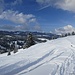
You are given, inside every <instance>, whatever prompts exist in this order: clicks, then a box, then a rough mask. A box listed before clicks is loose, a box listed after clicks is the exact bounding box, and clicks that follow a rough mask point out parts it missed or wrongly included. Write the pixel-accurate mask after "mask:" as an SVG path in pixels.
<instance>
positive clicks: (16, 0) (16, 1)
mask: <svg viewBox="0 0 75 75" xmlns="http://www.w3.org/2000/svg"><path fill="white" fill-rule="evenodd" d="M22 3H23V0H15V1H14V2H11V5H17V4H22Z"/></svg>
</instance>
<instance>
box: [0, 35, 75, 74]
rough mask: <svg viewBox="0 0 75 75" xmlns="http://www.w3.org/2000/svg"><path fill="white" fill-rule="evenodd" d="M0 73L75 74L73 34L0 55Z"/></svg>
mask: <svg viewBox="0 0 75 75" xmlns="http://www.w3.org/2000/svg"><path fill="white" fill-rule="evenodd" d="M0 75H75V36H68V37H65V38H58V39H55V40H51V41H49V40H48V41H47V42H45V43H40V44H36V45H34V46H31V47H30V48H28V49H24V50H23V49H20V50H19V51H18V52H17V53H16V54H13V52H12V53H11V55H10V56H7V53H5V54H2V55H0Z"/></svg>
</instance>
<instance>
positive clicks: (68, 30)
mask: <svg viewBox="0 0 75 75" xmlns="http://www.w3.org/2000/svg"><path fill="white" fill-rule="evenodd" d="M73 31H74V32H75V28H74V27H73V26H72V25H67V26H64V27H61V28H58V29H55V33H56V34H65V33H72V32H73Z"/></svg>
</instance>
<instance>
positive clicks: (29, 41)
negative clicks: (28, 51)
mask: <svg viewBox="0 0 75 75" xmlns="http://www.w3.org/2000/svg"><path fill="white" fill-rule="evenodd" d="M34 44H35V41H34V38H33V35H32V34H31V33H29V34H28V35H27V40H26V43H25V44H24V47H23V48H24V49H25V48H28V47H30V46H32V45H34Z"/></svg>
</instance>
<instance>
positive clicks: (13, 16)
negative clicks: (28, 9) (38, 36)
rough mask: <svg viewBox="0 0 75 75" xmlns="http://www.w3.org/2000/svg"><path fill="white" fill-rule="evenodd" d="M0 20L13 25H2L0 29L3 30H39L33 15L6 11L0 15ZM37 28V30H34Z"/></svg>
mask: <svg viewBox="0 0 75 75" xmlns="http://www.w3.org/2000/svg"><path fill="white" fill-rule="evenodd" d="M0 19H3V20H8V21H11V22H13V23H15V26H14V25H13V26H12V25H3V26H0V29H4V30H23V31H24V30H37V29H38V30H39V28H40V26H39V27H38V26H37V24H38V22H37V20H36V17H35V16H34V15H33V14H23V13H19V12H18V11H12V10H7V11H4V12H2V14H0ZM35 27H37V28H35Z"/></svg>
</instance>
